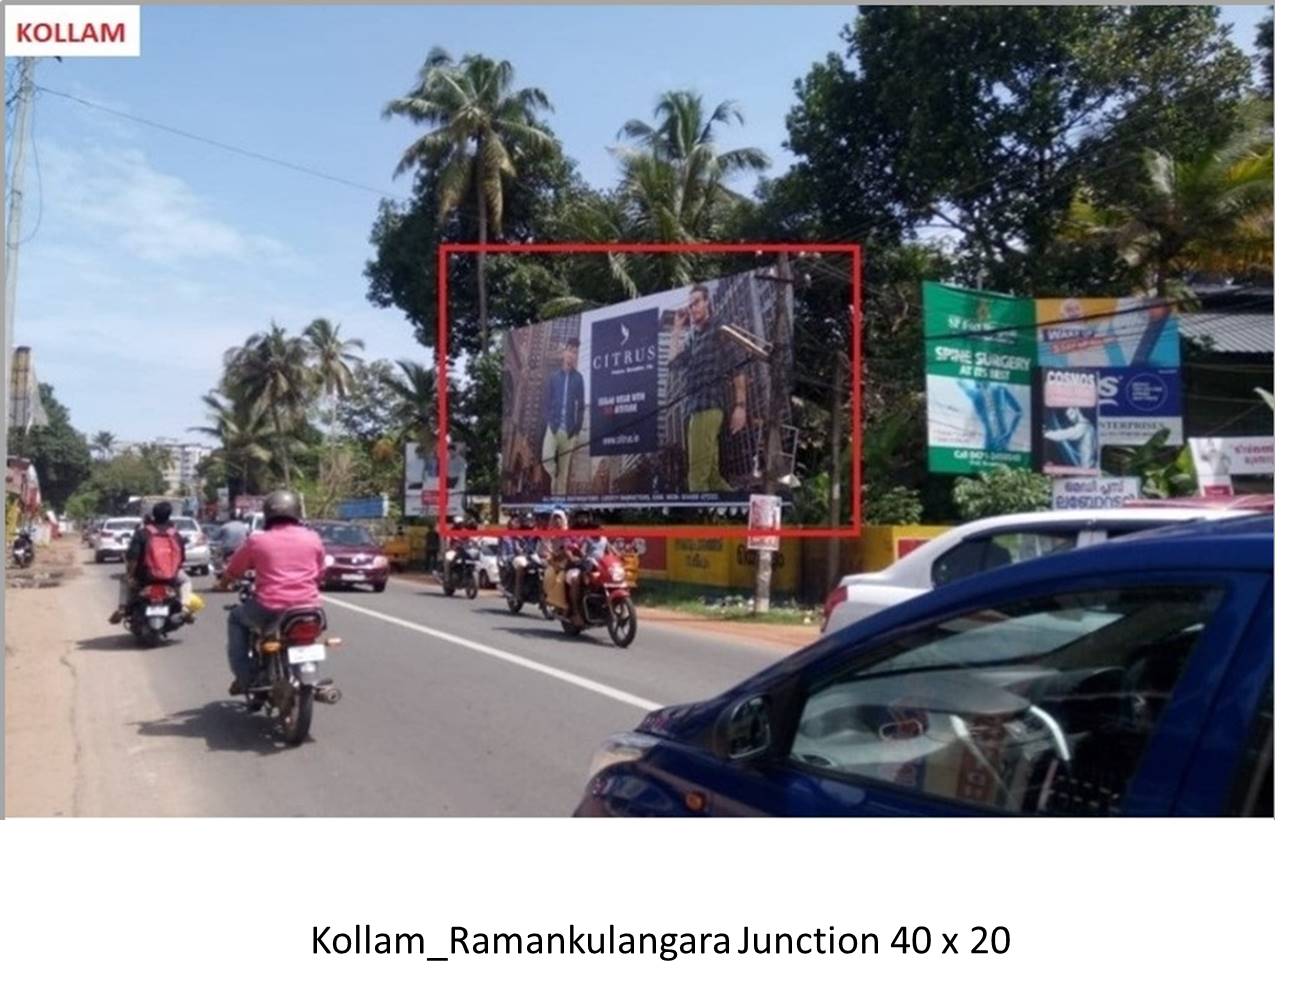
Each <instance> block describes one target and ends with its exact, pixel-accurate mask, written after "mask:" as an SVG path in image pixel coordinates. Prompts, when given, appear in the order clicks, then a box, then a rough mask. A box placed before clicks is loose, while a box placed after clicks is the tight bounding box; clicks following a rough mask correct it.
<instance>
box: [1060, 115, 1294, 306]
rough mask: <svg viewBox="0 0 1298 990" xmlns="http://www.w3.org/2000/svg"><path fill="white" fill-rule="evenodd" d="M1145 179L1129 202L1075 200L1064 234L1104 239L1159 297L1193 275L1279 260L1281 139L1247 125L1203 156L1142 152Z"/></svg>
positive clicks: (1265, 266) (1088, 196)
mask: <svg viewBox="0 0 1298 990" xmlns="http://www.w3.org/2000/svg"><path fill="white" fill-rule="evenodd" d="M1144 166H1145V168H1144V172H1145V174H1144V182H1143V184H1142V185H1141V187H1140V188H1139V189H1137V190H1135V191H1134V193H1133V195H1131V196H1130V197H1128V198H1127V200H1126V201H1125V202H1119V203H1116V204H1108V205H1105V204H1099V203H1097V201H1096V200H1097V197H1096V196H1095V194H1094V192H1093V191H1092V190H1091V189H1088V188H1085V187H1084V188H1083V189H1081V190H1080V191H1079V193H1078V195H1077V197H1076V198H1075V199H1074V201H1073V203H1072V206H1071V209H1070V214H1069V225H1068V229H1067V233H1066V236H1067V237H1068V238H1070V239H1074V240H1077V239H1082V238H1088V237H1097V236H1098V237H1103V238H1106V239H1108V240H1110V241H1111V242H1112V243H1113V244H1114V245H1115V246H1116V247H1117V249H1118V251H1119V252H1120V254H1121V256H1122V258H1123V260H1124V261H1126V262H1127V263H1128V264H1129V265H1130V266H1131V267H1132V268H1133V269H1135V270H1137V271H1138V272H1140V273H1141V275H1142V276H1143V277H1144V279H1145V281H1146V284H1147V286H1148V287H1149V288H1152V289H1153V290H1154V291H1155V292H1156V293H1157V294H1158V295H1160V296H1163V295H1166V294H1167V293H1168V291H1169V289H1171V288H1174V284H1173V283H1174V282H1179V281H1180V280H1181V279H1183V278H1184V277H1185V276H1186V275H1188V274H1190V273H1193V272H1205V271H1206V272H1214V273H1221V274H1239V273H1242V272H1246V271H1252V270H1258V269H1262V270H1270V269H1271V268H1272V266H1273V264H1274V238H1275V234H1274V226H1275V212H1274V211H1275V206H1274V203H1275V199H1274V191H1275V143H1274V136H1273V135H1272V134H1271V133H1270V131H1269V128H1266V127H1264V126H1259V125H1257V124H1246V125H1245V126H1243V127H1241V129H1240V130H1239V131H1238V132H1237V133H1236V134H1235V135H1234V136H1233V137H1231V138H1230V139H1229V140H1227V141H1225V142H1224V143H1223V144H1221V145H1220V146H1218V147H1216V148H1212V149H1210V150H1209V151H1207V152H1206V153H1204V154H1202V155H1200V156H1199V157H1197V158H1192V159H1184V160H1182V159H1176V158H1173V157H1172V156H1170V155H1167V154H1165V153H1163V152H1161V151H1156V150H1153V149H1148V150H1146V151H1145V153H1144Z"/></svg>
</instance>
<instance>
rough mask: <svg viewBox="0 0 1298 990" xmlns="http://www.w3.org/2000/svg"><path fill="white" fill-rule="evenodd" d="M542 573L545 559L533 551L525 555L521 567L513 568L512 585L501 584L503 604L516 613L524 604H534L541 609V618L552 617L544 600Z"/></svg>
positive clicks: (550, 610)
mask: <svg viewBox="0 0 1298 990" xmlns="http://www.w3.org/2000/svg"><path fill="white" fill-rule="evenodd" d="M544 574H545V561H543V560H542V559H541V558H540V556H539V555H537V554H535V553H530V554H528V555H527V563H526V564H524V565H523V567H521V568H518V567H515V568H514V575H513V585H512V587H509V586H504V585H502V586H501V591H502V592H503V593H504V595H505V604H506V605H508V606H509V610H510V611H511V612H513V613H514V614H515V615H517V614H518V613H519V612H521V611H522V610H523V606H524V605H536V606H538V607H539V608H540V609H541V617H542V618H543V619H545V620H546V621H549V620H550V619H552V618H553V617H554V612H553V610H552V609H551V608H550V603H549V602H547V601H546V600H545V582H544V581H543V580H542V577H543V575H544Z"/></svg>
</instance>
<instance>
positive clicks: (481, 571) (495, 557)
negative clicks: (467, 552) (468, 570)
mask: <svg viewBox="0 0 1298 990" xmlns="http://www.w3.org/2000/svg"><path fill="white" fill-rule="evenodd" d="M478 550H479V552H481V554H482V556H481V557H479V558H478V585H479V587H482V588H494V587H496V586H497V585H499V584H500V540H498V539H496V538H495V537H494V536H484V537H483V538H482V539H480V540H478Z"/></svg>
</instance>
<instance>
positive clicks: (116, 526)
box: [104, 519, 140, 530]
mask: <svg viewBox="0 0 1298 990" xmlns="http://www.w3.org/2000/svg"><path fill="white" fill-rule="evenodd" d="M138 525H140V520H138V519H109V520H108V521H107V522H106V523H104V529H111V530H123V529H132V530H133V529H135V527H136V526H138Z"/></svg>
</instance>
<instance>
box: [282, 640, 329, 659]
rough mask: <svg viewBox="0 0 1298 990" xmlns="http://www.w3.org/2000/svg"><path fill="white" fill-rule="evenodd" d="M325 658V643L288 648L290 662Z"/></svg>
mask: <svg viewBox="0 0 1298 990" xmlns="http://www.w3.org/2000/svg"><path fill="white" fill-rule="evenodd" d="M324 658H325V647H324V643H313V644H311V645H310V646H290V647H289V648H288V662H289V663H313V662H319V661H320V660H323V659H324Z"/></svg>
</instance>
